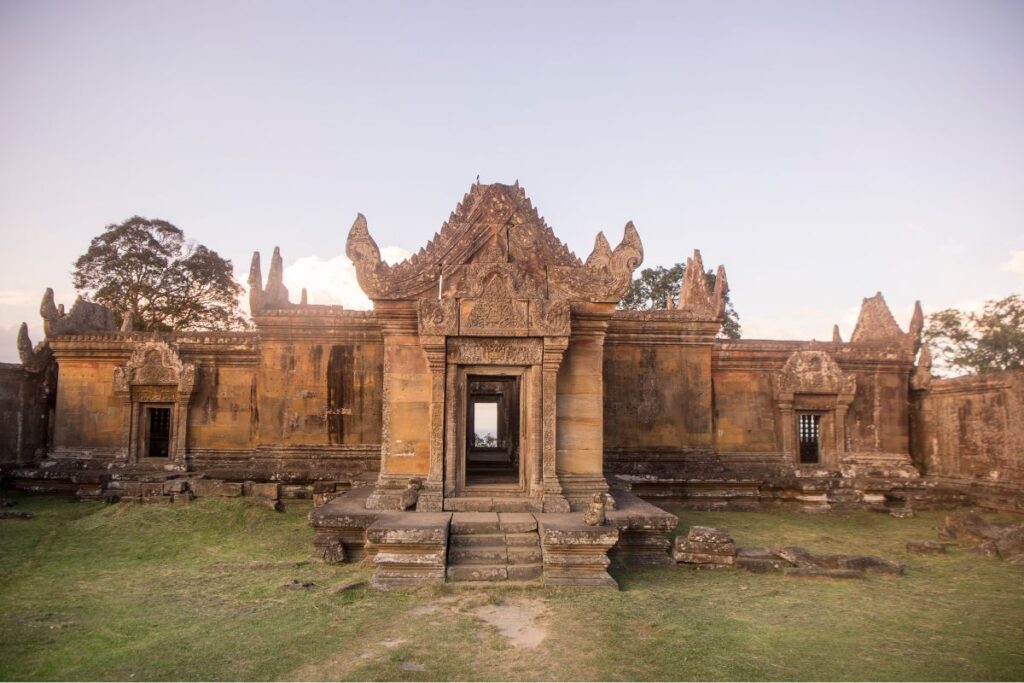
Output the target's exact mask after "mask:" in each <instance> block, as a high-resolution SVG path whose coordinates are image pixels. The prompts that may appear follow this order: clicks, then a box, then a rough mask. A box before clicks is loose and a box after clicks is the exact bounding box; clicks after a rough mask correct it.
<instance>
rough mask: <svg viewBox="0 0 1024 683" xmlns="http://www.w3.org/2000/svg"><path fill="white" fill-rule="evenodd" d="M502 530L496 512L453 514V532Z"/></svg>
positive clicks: (467, 532)
mask: <svg viewBox="0 0 1024 683" xmlns="http://www.w3.org/2000/svg"><path fill="white" fill-rule="evenodd" d="M499 531H501V527H500V525H499V523H498V513H496V512H456V513H455V514H453V515H452V524H451V533H452V534H459V535H461V534H496V533H498V532H499Z"/></svg>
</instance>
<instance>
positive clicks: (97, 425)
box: [53, 354, 127, 458]
mask: <svg viewBox="0 0 1024 683" xmlns="http://www.w3.org/2000/svg"><path fill="white" fill-rule="evenodd" d="M125 357H127V354H125ZM124 360H125V358H119V357H115V358H90V357H84V358H82V357H79V358H73V357H61V356H60V355H58V366H59V370H58V381H57V406H56V414H55V419H56V424H55V425H54V430H53V448H54V450H55V451H56V452H58V453H59V452H62V451H67V452H69V453H72V454H76V455H93V456H98V457H103V458H114V457H117V455H119V454H120V453H121V450H122V442H123V431H124V423H125V418H124V406H123V405H122V404H121V402H120V400H119V399H118V397H117V395H116V394H115V393H114V368H116V367H117V366H118V365H119V364H120V363H122V362H123V361H124Z"/></svg>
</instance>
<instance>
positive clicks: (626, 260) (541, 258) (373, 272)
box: [346, 183, 643, 302]
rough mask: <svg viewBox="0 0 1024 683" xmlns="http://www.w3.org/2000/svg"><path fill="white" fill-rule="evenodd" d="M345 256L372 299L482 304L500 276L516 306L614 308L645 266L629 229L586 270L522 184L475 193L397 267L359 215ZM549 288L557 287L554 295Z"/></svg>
mask: <svg viewBox="0 0 1024 683" xmlns="http://www.w3.org/2000/svg"><path fill="white" fill-rule="evenodd" d="M346 253H347V254H348V256H349V258H351V259H352V262H353V263H354V264H355V267H356V275H357V277H358V279H359V285H360V286H361V287H362V288H363V291H364V292H366V294H367V296H369V297H370V298H371V299H410V298H421V297H423V296H424V295H429V294H430V293H432V292H434V291H438V289H440V290H442V293H443V295H445V296H458V297H479V296H480V293H479V292H478V291H475V288H476V287H480V286H482V285H486V283H487V281H488V280H489V277H488V276H489V275H490V274H492V273H500V274H501V275H500V276H499V277H501V278H502V280H504V281H505V284H506V286H507V288H508V290H509V293H510V295H511V296H512V298H524V299H533V298H544V297H545V295H546V296H547V297H550V298H558V299H570V300H585V301H602V302H616V301H618V300H619V299H620V298H621V297H622V294H623V293H624V292H625V290H626V288H627V287H628V286H629V283H630V281H631V279H632V274H633V271H634V270H635V269H636V267H637V266H639V265H640V263H641V262H642V261H643V246H642V245H641V243H640V237H639V235H637V233H636V230H635V229H634V228H633V225H632V223H629V224H627V225H626V229H625V234H624V237H623V240H622V242H621V243H620V244H619V246H618V247H616V248H615V250H614V251H611V249H610V247H609V246H608V243H607V240H605V239H604V236H603V235H600V236H599V237H598V239H597V240H596V242H595V247H594V253H592V254H591V256H590V258H588V262H587V264H584V263H582V262H581V261H580V260H579V258H577V257H576V256H575V255H574V254H573V253H572V252H571V251H569V249H568V247H566V246H565V244H563V243H562V242H561V240H559V239H558V238H557V237H555V235H554V233H553V232H552V231H551V228H549V227H548V226H547V224H545V223H544V219H543V218H541V217H540V216H539V215H538V214H537V211H536V210H535V209H534V208H533V205H532V204H531V202H530V200H529V198H527V197H526V194H525V192H523V190H522V188H521V187H519V184H518V183H516V184H515V185H502V184H497V183H495V184H492V185H474V186H473V187H472V188H471V189H470V192H469V193H468V194H467V195H466V197H465V198H464V199H463V201H462V203H460V204H459V205H458V207H456V210H455V212H454V213H452V215H451V217H450V218H449V220H448V221H447V222H445V223H444V225H442V226H441V230H440V232H438V233H436V234H435V235H434V238H433V239H432V240H430V241H429V242H428V243H427V245H426V247H424V248H423V249H421V250H420V251H419V252H418V253H416V254H415V255H413V256H412V257H410V258H409V259H407V260H405V261H403V262H401V263H397V264H395V265H393V266H392V265H388V264H386V263H384V262H383V261H381V258H380V249H379V248H378V247H377V244H376V242H374V240H373V238H372V237H371V236H370V233H369V230H368V228H367V224H366V219H365V217H363V215H362V214H360V215H359V216H358V217H357V218H356V221H355V223H354V224H353V225H352V229H351V230H350V231H349V236H348V242H347V244H346ZM545 270H546V271H547V273H546V277H545ZM442 273H444V277H443V278H442V277H441V274H442ZM439 280H441V283H440V286H439V284H438V282H439ZM545 282H548V283H551V284H552V288H551V289H550V290H548V289H547V287H546V286H545Z"/></svg>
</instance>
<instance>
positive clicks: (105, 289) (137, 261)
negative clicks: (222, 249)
mask: <svg viewBox="0 0 1024 683" xmlns="http://www.w3.org/2000/svg"><path fill="white" fill-rule="evenodd" d="M71 277H72V283H73V284H74V286H75V289H77V290H79V291H80V292H83V293H85V294H86V295H87V296H88V297H89V298H90V299H92V300H93V301H96V302H98V303H101V304H104V305H105V306H109V307H110V308H111V309H113V310H114V314H115V317H116V318H117V320H118V322H119V323H120V322H121V321H123V320H124V318H125V317H127V316H131V320H132V325H133V326H134V327H135V329H142V330H148V331H152V330H197V329H230V328H238V327H245V326H246V321H245V318H244V317H243V315H242V313H241V310H240V309H239V307H238V296H239V295H240V294H241V293H242V287H241V286H240V285H239V284H238V282H236V281H235V277H234V274H233V272H232V269H231V261H229V260H228V259H224V258H221V257H220V256H219V255H218V254H217V252H215V251H212V250H211V249H208V248H206V247H204V246H203V245H201V244H196V243H195V242H191V241H186V240H185V233H184V232H182V231H181V230H180V229H179V228H177V227H175V226H174V225H172V224H170V223H168V222H167V221H163V220H149V219H147V218H142V217H140V216H133V217H132V218H129V219H128V220H126V221H124V222H123V223H120V224H118V225H108V226H107V227H106V229H104V231H103V233H102V234H100V235H98V236H97V237H94V238H93V240H92V242H91V243H90V244H89V250H88V251H86V252H85V253H84V254H82V256H80V257H79V258H78V260H77V261H75V265H74V270H73V271H72V275H71Z"/></svg>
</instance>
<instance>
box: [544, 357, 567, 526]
mask: <svg viewBox="0 0 1024 683" xmlns="http://www.w3.org/2000/svg"><path fill="white" fill-rule="evenodd" d="M568 346H569V339H568V337H545V338H544V362H543V366H542V372H543V378H542V380H541V392H542V394H543V395H542V397H541V415H542V416H543V418H542V421H541V424H542V430H543V436H542V441H541V443H542V455H541V459H542V468H541V471H542V473H543V482H544V512H569V501H567V500H566V499H565V495H564V494H563V493H562V484H561V483H560V482H559V481H558V472H557V466H556V457H557V446H558V444H557V429H558V368H559V366H560V365H561V364H562V356H563V354H564V353H565V350H566V348H568Z"/></svg>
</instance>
